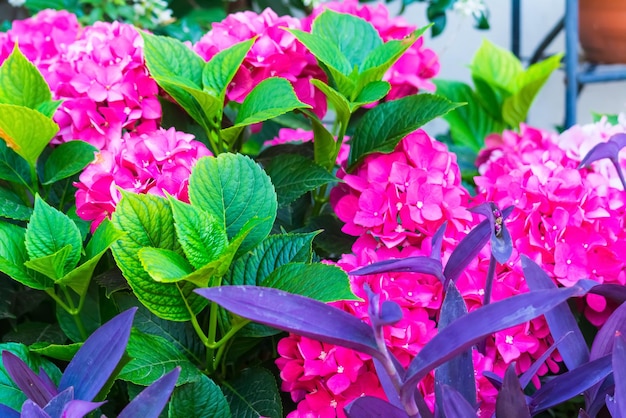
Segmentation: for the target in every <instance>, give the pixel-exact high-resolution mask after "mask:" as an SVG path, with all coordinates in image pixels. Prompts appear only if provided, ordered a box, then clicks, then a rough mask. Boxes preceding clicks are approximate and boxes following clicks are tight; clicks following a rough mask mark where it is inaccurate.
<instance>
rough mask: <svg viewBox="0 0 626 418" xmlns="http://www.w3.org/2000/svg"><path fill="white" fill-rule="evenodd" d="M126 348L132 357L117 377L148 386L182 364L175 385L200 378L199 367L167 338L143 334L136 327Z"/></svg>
mask: <svg viewBox="0 0 626 418" xmlns="http://www.w3.org/2000/svg"><path fill="white" fill-rule="evenodd" d="M126 352H127V353H128V355H129V356H130V357H131V358H132V360H131V361H130V362H128V364H126V365H125V366H124V368H123V369H122V371H121V372H120V374H119V376H118V378H119V379H121V380H125V381H128V382H132V383H135V384H137V385H142V386H148V385H150V384H152V383H153V382H154V381H155V380H157V379H158V378H160V377H161V376H163V375H164V374H165V373H168V372H170V371H171V370H172V369H173V368H174V367H176V366H180V368H181V371H180V376H179V377H178V381H177V382H176V385H182V384H185V383H189V382H196V381H198V380H200V376H202V373H200V370H198V369H197V368H196V366H194V365H193V363H191V362H190V361H189V360H188V359H187V357H185V355H184V354H183V353H181V352H180V351H179V350H178V349H177V348H176V347H174V346H173V345H172V344H171V343H170V342H169V341H167V340H166V339H165V338H162V337H159V336H156V335H150V334H144V333H143V332H139V331H137V330H136V329H133V330H132V331H131V333H130V339H129V340H128V346H127V347H126Z"/></svg>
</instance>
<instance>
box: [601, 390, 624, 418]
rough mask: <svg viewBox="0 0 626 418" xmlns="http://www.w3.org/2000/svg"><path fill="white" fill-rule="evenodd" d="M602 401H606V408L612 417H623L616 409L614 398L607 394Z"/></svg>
mask: <svg viewBox="0 0 626 418" xmlns="http://www.w3.org/2000/svg"><path fill="white" fill-rule="evenodd" d="M604 402H605V403H606V409H608V410H609V413H610V414H611V416H612V417H613V418H624V417H622V416H620V414H619V409H617V402H615V398H613V397H612V396H611V395H608V394H607V395H606V398H605V401H604Z"/></svg>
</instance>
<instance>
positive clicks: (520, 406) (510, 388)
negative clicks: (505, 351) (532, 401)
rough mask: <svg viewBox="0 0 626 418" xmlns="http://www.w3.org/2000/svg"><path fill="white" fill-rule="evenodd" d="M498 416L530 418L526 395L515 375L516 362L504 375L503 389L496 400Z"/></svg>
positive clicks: (510, 365)
mask: <svg viewBox="0 0 626 418" xmlns="http://www.w3.org/2000/svg"><path fill="white" fill-rule="evenodd" d="M496 416H498V417H507V418H508V417H510V418H530V411H529V410H528V405H526V395H524V391H523V390H522V386H521V385H520V381H519V379H518V378H517V374H516V373H515V362H513V363H511V364H509V367H507V369H506V372H505V373H504V381H503V382H502V388H501V389H500V392H499V393H498V397H497V398H496Z"/></svg>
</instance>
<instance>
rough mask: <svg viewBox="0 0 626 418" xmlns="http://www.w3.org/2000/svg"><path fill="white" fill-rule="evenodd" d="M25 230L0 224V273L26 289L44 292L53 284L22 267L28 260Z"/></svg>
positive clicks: (42, 276)
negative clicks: (26, 287)
mask: <svg viewBox="0 0 626 418" xmlns="http://www.w3.org/2000/svg"><path fill="white" fill-rule="evenodd" d="M25 235H26V230H25V229H24V228H21V227H19V226H17V225H13V224H9V223H6V222H0V271H2V272H3V273H4V274H6V275H8V276H10V277H11V278H12V279H13V280H16V281H18V282H20V283H22V284H24V285H26V286H28V287H31V288H33V289H37V290H46V289H50V288H53V287H54V282H53V281H52V280H51V279H50V278H48V277H46V276H44V275H42V274H39V273H37V272H34V271H32V270H29V269H27V268H26V266H24V263H25V262H26V261H27V260H28V254H27V252H26V246H25V245H24V241H25V239H24V237H25Z"/></svg>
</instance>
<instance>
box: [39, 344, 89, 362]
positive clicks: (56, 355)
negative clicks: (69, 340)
mask: <svg viewBox="0 0 626 418" xmlns="http://www.w3.org/2000/svg"><path fill="white" fill-rule="evenodd" d="M82 346H83V343H73V344H67V345H60V344H49V343H45V342H44V343H35V344H32V345H30V346H29V347H28V351H30V352H31V353H37V354H41V355H42V356H46V357H50V358H53V359H56V360H61V361H67V362H70V361H71V360H72V359H73V358H74V355H75V354H76V352H77V351H78V350H79V349H80V347H82Z"/></svg>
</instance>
